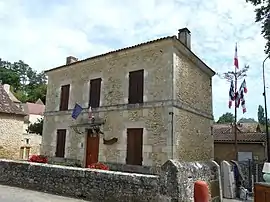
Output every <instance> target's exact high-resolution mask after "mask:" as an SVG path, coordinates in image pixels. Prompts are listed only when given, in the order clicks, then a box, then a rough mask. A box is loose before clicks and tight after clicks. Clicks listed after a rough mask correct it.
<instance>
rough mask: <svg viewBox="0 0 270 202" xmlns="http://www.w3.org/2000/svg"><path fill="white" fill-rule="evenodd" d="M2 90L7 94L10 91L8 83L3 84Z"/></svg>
mask: <svg viewBox="0 0 270 202" xmlns="http://www.w3.org/2000/svg"><path fill="white" fill-rule="evenodd" d="M4 90H5V91H6V92H7V93H8V94H9V93H10V85H9V84H4Z"/></svg>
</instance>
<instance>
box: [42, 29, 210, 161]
mask: <svg viewBox="0 0 270 202" xmlns="http://www.w3.org/2000/svg"><path fill="white" fill-rule="evenodd" d="M46 73H47V75H48V88H47V98H46V110H45V116H44V127H43V139H42V150H41V151H42V154H45V155H48V156H51V157H59V158H68V159H77V160H80V161H81V162H82V165H84V166H85V165H89V163H93V162H97V161H102V162H114V163H120V164H132V165H147V166H152V165H161V164H163V163H164V162H165V161H166V160H168V159H171V158H177V159H180V160H184V161H193V160H208V159H213V155H214V154H213V137H212V136H211V124H212V120H213V116H212V86H211V85H212V77H213V76H214V74H215V72H214V71H213V70H212V69H210V68H209V67H208V66H207V65H206V64H205V63H204V62H203V61H202V60H201V59H199V58H198V57H197V56H196V55H195V54H194V53H193V52H192V51H191V36H190V31H189V30H188V29H187V28H183V29H180V30H179V33H178V37H176V36H168V37H165V38H160V39H157V40H153V41H149V42H146V43H141V44H138V45H134V46H131V47H127V48H123V49H119V50H115V51H111V52H109V53H105V54H102V55H98V56H94V57H91V58H87V59H84V60H78V59H77V58H75V57H68V58H67V60H66V64H65V65H63V66H60V67H56V68H54V69H51V70H48V71H46ZM75 103H78V104H79V105H80V106H82V108H83V111H82V113H81V114H80V116H79V117H78V118H77V119H76V120H74V119H72V117H71V114H72V110H73V108H74V106H75ZM89 106H91V108H92V114H93V116H94V120H92V119H89V117H88V116H89V113H88V108H89ZM92 129H95V130H92ZM99 129H100V130H99ZM100 131H101V132H100Z"/></svg>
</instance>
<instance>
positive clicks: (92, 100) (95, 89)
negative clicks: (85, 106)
mask: <svg viewBox="0 0 270 202" xmlns="http://www.w3.org/2000/svg"><path fill="white" fill-rule="evenodd" d="M100 88H101V78H98V79H92V80H90V91H89V106H91V107H92V108H96V107H99V105H100Z"/></svg>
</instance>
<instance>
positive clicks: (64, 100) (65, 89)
mask: <svg viewBox="0 0 270 202" xmlns="http://www.w3.org/2000/svg"><path fill="white" fill-rule="evenodd" d="M69 89H70V85H69V84H68V85H64V86H61V95H60V105H59V110H60V111H65V110H68V102H69Z"/></svg>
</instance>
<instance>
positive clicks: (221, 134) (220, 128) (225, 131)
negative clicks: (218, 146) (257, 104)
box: [213, 123, 266, 142]
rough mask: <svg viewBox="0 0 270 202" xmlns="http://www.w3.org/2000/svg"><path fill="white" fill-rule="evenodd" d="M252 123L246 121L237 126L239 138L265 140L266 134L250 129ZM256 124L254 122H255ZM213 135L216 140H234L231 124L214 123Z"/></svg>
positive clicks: (247, 140)
mask: <svg viewBox="0 0 270 202" xmlns="http://www.w3.org/2000/svg"><path fill="white" fill-rule="evenodd" d="M249 125H252V124H249V123H247V124H246V123H245V124H242V125H238V126H237V131H238V132H237V140H238V141H239V142H264V141H266V135H265V134H264V133H261V132H256V130H255V131H254V127H253V128H252V130H250V131H249V130H248V129H249V128H248V127H246V126H249ZM253 125H254V124H253ZM213 136H214V141H215V142H234V138H235V137H234V132H233V127H232V125H231V124H214V125H213Z"/></svg>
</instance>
